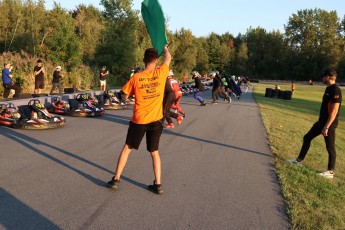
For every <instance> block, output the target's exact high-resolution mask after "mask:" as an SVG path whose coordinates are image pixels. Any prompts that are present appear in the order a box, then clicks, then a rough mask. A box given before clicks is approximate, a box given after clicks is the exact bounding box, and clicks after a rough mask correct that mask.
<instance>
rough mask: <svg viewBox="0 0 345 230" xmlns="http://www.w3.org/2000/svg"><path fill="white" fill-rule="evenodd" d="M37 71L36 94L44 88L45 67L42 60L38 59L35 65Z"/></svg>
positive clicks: (35, 71)
mask: <svg viewBox="0 0 345 230" xmlns="http://www.w3.org/2000/svg"><path fill="white" fill-rule="evenodd" d="M34 73H35V90H34V94H40V93H41V89H44V73H45V69H44V67H43V63H42V61H41V60H37V65H36V66H35V67H34Z"/></svg>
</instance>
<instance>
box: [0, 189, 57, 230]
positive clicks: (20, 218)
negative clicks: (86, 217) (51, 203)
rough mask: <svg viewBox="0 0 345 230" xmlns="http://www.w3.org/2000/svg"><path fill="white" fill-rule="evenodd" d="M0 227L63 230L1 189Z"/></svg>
mask: <svg viewBox="0 0 345 230" xmlns="http://www.w3.org/2000/svg"><path fill="white" fill-rule="evenodd" d="M0 196H1V205H0V226H3V227H5V229H52V230H54V229H61V228H59V226H57V225H56V224H54V223H53V222H52V221H50V220H49V219H47V218H46V217H44V216H42V215H41V214H40V213H38V212H37V211H35V210H34V209H32V208H30V207H29V206H28V205H26V204H25V203H23V202H22V201H20V200H18V199H17V198H16V197H14V196H13V195H12V194H10V193H9V192H8V191H6V190H5V189H2V188H0Z"/></svg>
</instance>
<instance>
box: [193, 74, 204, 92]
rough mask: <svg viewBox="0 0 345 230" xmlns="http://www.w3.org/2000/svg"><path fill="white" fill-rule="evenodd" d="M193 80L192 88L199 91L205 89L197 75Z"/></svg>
mask: <svg viewBox="0 0 345 230" xmlns="http://www.w3.org/2000/svg"><path fill="white" fill-rule="evenodd" d="M194 81H195V86H194V88H197V89H198V90H199V91H200V92H204V91H205V87H204V85H203V84H202V83H201V80H200V78H199V77H196V78H194Z"/></svg>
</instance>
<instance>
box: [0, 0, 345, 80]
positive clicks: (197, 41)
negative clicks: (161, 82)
mask: <svg viewBox="0 0 345 230" xmlns="http://www.w3.org/2000/svg"><path fill="white" fill-rule="evenodd" d="M100 4H101V5H102V6H103V9H102V10H101V9H98V8H96V7H94V6H92V5H88V6H86V5H83V4H80V5H79V6H77V7H76V8H75V9H73V10H67V9H64V8H63V7H62V6H61V5H60V4H58V3H54V6H53V8H52V9H50V10H48V9H46V8H45V5H44V0H38V1H33V0H25V1H23V0H2V1H0V10H1V12H2V14H0V52H1V53H3V57H2V59H5V58H7V57H9V56H11V55H12V56H11V57H14V56H16V57H17V58H16V59H15V62H17V63H15V64H17V65H18V66H21V67H22V68H21V70H20V71H19V70H18V73H20V75H21V77H22V80H23V81H27V77H26V76H29V75H30V74H31V75H32V68H33V66H30V68H28V67H26V65H29V64H30V65H31V64H32V63H31V62H32V60H33V59H38V58H40V59H43V60H45V61H46V62H49V63H50V65H51V66H52V68H53V66H54V64H58V65H62V66H63V67H64V69H65V70H66V71H67V72H68V73H69V74H72V75H73V78H71V79H69V82H68V83H69V84H76V85H77V86H78V87H86V85H89V86H90V85H92V84H94V83H96V82H97V81H96V79H97V78H98V74H97V72H98V70H99V66H103V65H105V66H107V67H108V69H109V71H110V73H111V77H110V81H111V83H113V85H118V86H119V85H122V84H123V83H124V82H126V81H127V80H128V78H129V77H130V71H131V69H133V68H134V67H136V66H141V65H143V64H142V56H143V53H144V50H145V49H146V48H148V47H150V46H151V42H150V38H149V36H148V34H147V31H146V28H145V24H144V22H143V20H142V19H141V16H140V12H139V11H137V10H134V9H133V8H132V6H133V4H132V0H101V1H100ZM234 23H235V22H234ZM229 26H230V25H229ZM284 30H285V31H284V32H281V31H279V30H277V31H266V30H265V29H264V28H261V27H257V28H251V27H250V28H248V29H247V32H246V33H245V34H238V35H236V36H234V35H232V34H231V33H225V34H216V33H210V34H209V35H208V36H205V37H196V36H194V35H193V33H192V31H190V30H188V29H184V28H183V27H182V28H181V29H180V30H178V31H174V32H173V31H170V30H169V26H168V25H167V36H168V40H169V41H170V42H172V45H171V47H170V51H171V53H172V56H173V61H172V65H171V66H172V69H173V70H174V73H175V75H176V76H177V77H180V76H182V75H183V74H185V75H189V74H190V73H191V72H192V71H193V70H197V71H199V72H200V73H201V74H207V73H208V72H210V71H211V70H219V71H221V72H226V73H229V74H231V75H243V76H248V77H250V78H252V79H253V78H255V79H281V80H284V79H285V80H301V81H302V80H309V79H311V80H320V74H321V72H322V70H323V69H325V68H327V67H334V68H336V70H337V71H338V76H339V78H340V79H343V80H344V79H345V15H344V16H342V18H340V17H339V16H338V15H337V12H336V11H331V12H328V11H325V10H322V9H305V10H300V11H298V12H296V13H295V14H293V15H291V16H290V17H289V19H288V23H287V24H286V25H285V26H284ZM9 53H10V54H11V55H10V54H9ZM4 55H5V57H4ZM25 60H31V61H30V63H26V62H25ZM12 62H13V61H12ZM20 63H22V64H20ZM78 72H80V74H79V76H78ZM78 84H79V85H78ZM83 84H84V85H83Z"/></svg>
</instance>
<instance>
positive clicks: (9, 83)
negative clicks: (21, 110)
mask: <svg viewBox="0 0 345 230" xmlns="http://www.w3.org/2000/svg"><path fill="white" fill-rule="evenodd" d="M12 69H13V66H11V64H10V63H9V62H7V63H5V64H4V68H3V70H2V85H3V86H4V98H8V96H9V94H10V91H11V89H13V90H14V91H15V93H14V95H13V97H14V98H15V97H16V98H17V97H19V94H20V86H19V85H17V84H14V83H13V75H12V74H11V71H12Z"/></svg>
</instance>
